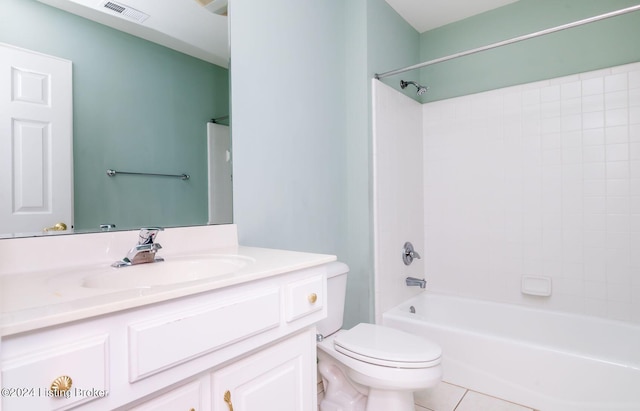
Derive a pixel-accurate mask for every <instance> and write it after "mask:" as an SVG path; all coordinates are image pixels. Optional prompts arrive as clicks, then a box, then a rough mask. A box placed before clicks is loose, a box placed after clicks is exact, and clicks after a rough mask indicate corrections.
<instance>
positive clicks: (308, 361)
mask: <svg viewBox="0 0 640 411" xmlns="http://www.w3.org/2000/svg"><path fill="white" fill-rule="evenodd" d="M325 316H326V270H325V266H324V265H319V266H315V267H308V268H304V269H298V270H294V271H290V272H285V273H282V274H275V275H273V276H269V277H265V278H261V279H257V280H254V281H249V282H244V283H239V284H236V285H233V286H228V287H223V288H219V289H214V290H212V291H208V292H201V293H196V294H193V295H188V296H184V297H180V298H174V299H170V300H166V301H158V302H157V303H151V304H147V305H144V306H141V307H137V308H133V309H126V310H121V311H116V312H113V313H110V314H102V315H99V316H96V317H92V318H87V319H83V320H79V321H75V322H71V323H65V324H60V325H56V326H51V327H45V328H42V329H37V330H33V331H29V332H23V333H17V334H13V335H8V336H5V337H3V341H2V353H1V354H2V364H1V368H2V378H1V381H2V385H3V387H4V388H8V387H11V388H15V389H23V390H24V389H29V388H33V389H35V390H36V391H33V392H20V393H18V392H16V393H15V394H16V395H13V396H4V398H3V399H2V410H3V411H22V410H66V409H79V410H91V411H94V410H118V409H122V410H125V409H126V410H130V409H133V410H138V411H141V410H145V411H148V410H154V411H159V410H171V411H178V410H185V411H190V410H193V411H200V410H203V411H205V410H215V411H227V410H232V409H233V408H232V407H233V406H235V409H236V411H254V410H255V411H258V410H260V411H264V410H268V409H274V410H276V409H277V410H279V411H314V410H316V409H317V405H316V403H317V400H316V394H315V387H316V382H315V378H316V355H315V348H316V346H315V326H314V324H315V323H316V322H317V321H319V320H321V319H323V318H324V317H325ZM58 377H68V378H69V380H70V381H67V382H66V383H65V384H70V386H71V388H70V389H69V391H68V393H70V395H68V397H67V396H64V395H63V396H57V397H56V396H52V395H48V396H47V395H43V394H46V393H47V391H46V390H47V389H49V388H50V387H51V384H52V383H53V381H54V380H55V379H56V378H58ZM63 379H64V378H63ZM37 390H40V391H37ZM227 392H228V398H227V399H226V400H225V394H226V393H227ZM49 393H50V391H49Z"/></svg>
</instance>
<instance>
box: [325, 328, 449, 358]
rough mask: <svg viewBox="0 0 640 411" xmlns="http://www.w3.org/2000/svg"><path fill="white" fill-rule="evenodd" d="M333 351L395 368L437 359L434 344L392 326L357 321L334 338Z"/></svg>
mask: <svg viewBox="0 0 640 411" xmlns="http://www.w3.org/2000/svg"><path fill="white" fill-rule="evenodd" d="M334 347H335V349H336V351H338V352H341V353H343V354H345V355H348V356H350V357H352V358H356V359H358V360H361V361H366V362H369V363H372V364H377V365H385V366H389V367H398V368H423V367H431V366H434V365H436V364H439V363H440V356H441V355H442V349H441V348H440V346H438V345H437V344H434V343H433V342H431V341H429V340H427V339H425V338H422V337H419V336H417V335H413V334H409V333H407V332H404V331H400V330H396V329H395V328H389V327H384V326H381V325H376V324H365V323H362V324H358V325H356V326H355V327H353V328H352V329H350V330H348V331H344V332H341V333H340V334H338V335H337V336H336V338H335V340H334Z"/></svg>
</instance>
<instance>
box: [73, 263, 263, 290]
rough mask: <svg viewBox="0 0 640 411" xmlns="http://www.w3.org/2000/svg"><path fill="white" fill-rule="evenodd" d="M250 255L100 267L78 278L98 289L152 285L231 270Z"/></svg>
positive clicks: (193, 279)
mask: <svg viewBox="0 0 640 411" xmlns="http://www.w3.org/2000/svg"><path fill="white" fill-rule="evenodd" d="M252 261H253V259H251V258H248V257H243V256H237V255H200V256H188V257H187V256H184V257H173V258H167V259H166V260H165V261H162V262H156V263H149V264H139V265H133V266H130V267H122V268H114V267H103V268H100V269H97V270H95V271H93V270H92V271H91V272H90V273H89V274H87V275H85V276H84V277H83V278H82V279H81V286H82V287H85V288H99V289H132V288H151V287H154V286H161V285H170V284H178V283H184V282H188V281H196V280H202V279H205V278H212V277H217V276H222V275H225V274H230V273H233V272H235V271H238V270H240V269H241V268H242V267H245V266H246V265H247V264H249V263H251V262H252Z"/></svg>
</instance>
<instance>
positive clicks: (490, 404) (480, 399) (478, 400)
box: [455, 391, 533, 411]
mask: <svg viewBox="0 0 640 411" xmlns="http://www.w3.org/2000/svg"><path fill="white" fill-rule="evenodd" d="M455 411H533V410H532V409H531V408H527V407H523V406H522V405H518V404H514V403H512V402H507V401H503V400H500V399H497V398H494V397H490V396H488V395H484V394H480V393H477V392H474V391H468V392H467V393H466V394H465V396H464V398H462V401H460V405H458V407H457V408H456V409H455Z"/></svg>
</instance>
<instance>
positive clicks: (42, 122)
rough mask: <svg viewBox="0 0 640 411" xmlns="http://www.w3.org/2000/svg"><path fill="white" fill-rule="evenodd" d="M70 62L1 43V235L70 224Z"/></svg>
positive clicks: (71, 135)
mask: <svg viewBox="0 0 640 411" xmlns="http://www.w3.org/2000/svg"><path fill="white" fill-rule="evenodd" d="M71 73H72V63H71V61H68V60H63V59H59V58H57V57H52V56H47V55H44V54H40V53H37V52H32V51H29V50H25V49H20V48H17V47H13V46H10V45H8V44H3V43H0V235H2V234H6V233H38V232H42V230H43V228H45V227H51V226H53V225H55V224H56V223H58V222H63V223H65V224H66V225H67V226H68V227H69V228H72V227H73V161H72V158H73V157H72V155H73V148H72V139H73V134H72V127H73V126H72V125H73V102H72V77H71Z"/></svg>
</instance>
